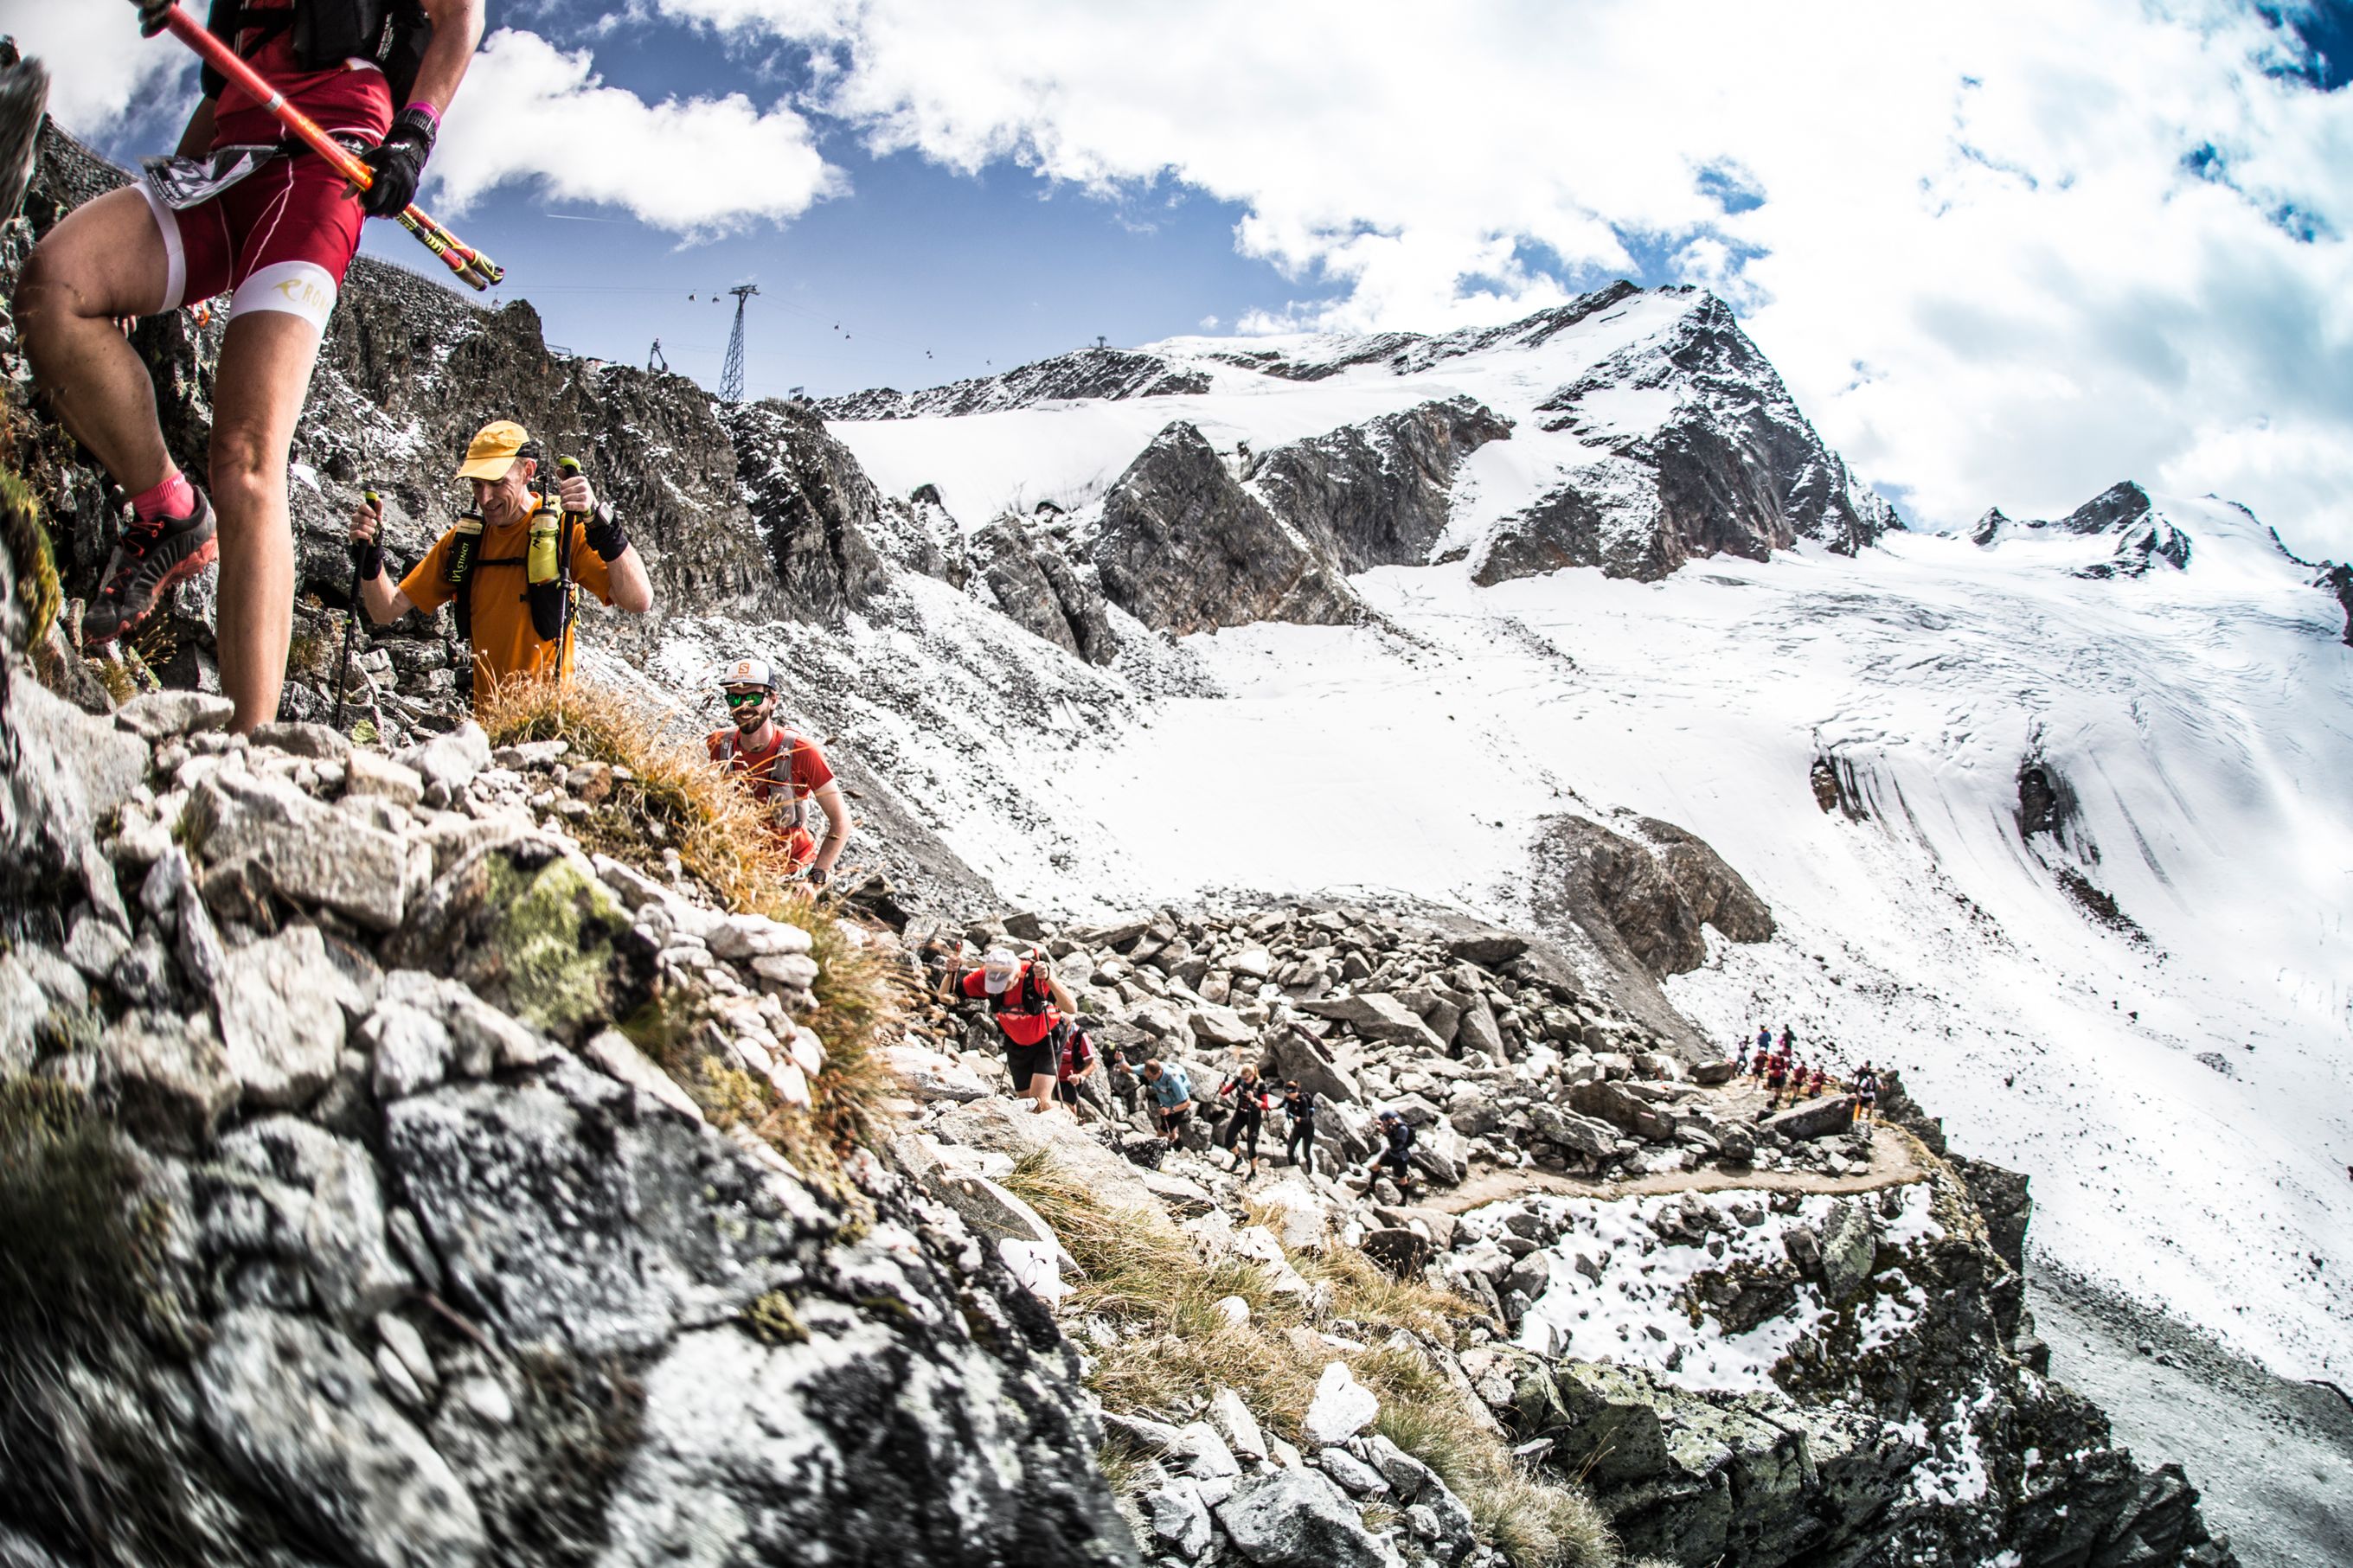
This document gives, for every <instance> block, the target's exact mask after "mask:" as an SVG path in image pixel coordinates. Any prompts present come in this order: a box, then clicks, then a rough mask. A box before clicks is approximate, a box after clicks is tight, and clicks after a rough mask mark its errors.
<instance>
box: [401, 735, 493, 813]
mask: <svg viewBox="0 0 2353 1568" xmlns="http://www.w3.org/2000/svg"><path fill="white" fill-rule="evenodd" d="M399 760H400V761H401V762H403V763H406V764H408V765H409V766H410V767H412V768H415V769H416V770H417V773H419V774H420V775H421V776H422V777H423V778H424V780H425V782H426V783H427V784H444V785H447V786H448V788H449V789H450V790H451V791H453V792H454V791H459V790H462V789H464V788H465V787H466V786H467V785H468V784H471V783H473V782H474V775H475V774H476V773H480V772H481V771H482V770H483V769H484V768H487V767H489V766H490V765H491V739H490V737H489V736H488V735H485V734H484V733H482V727H481V726H480V724H477V723H475V722H474V721H472V720H470V719H469V720H468V721H465V722H464V723H462V724H460V725H459V726H458V727H457V728H456V729H454V730H452V731H449V732H448V734H446V735H436V736H434V737H433V738H432V739H431V740H429V741H427V742H423V743H422V744H419V745H417V746H412V747H410V748H409V749H408V750H407V751H406V752H401V753H400V757H399ZM434 798H435V799H437V800H438V799H439V798H440V797H439V796H438V795H436V796H435V797H434Z"/></svg>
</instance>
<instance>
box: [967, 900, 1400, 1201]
mask: <svg viewBox="0 0 2353 1568" xmlns="http://www.w3.org/2000/svg"><path fill="white" fill-rule="evenodd" d="M946 957H947V962H946V963H944V964H943V966H942V969H941V974H940V982H939V994H940V996H941V997H942V998H944V999H946V1000H951V1001H953V1000H955V999H957V998H964V999H966V1000H970V1001H976V1002H983V1003H985V1004H986V1005H987V1008H988V1011H989V1015H990V1016H991V1017H992V1018H994V1019H995V1021H996V1024H997V1032H998V1036H999V1037H1000V1038H1001V1040H1002V1041H1003V1044H1004V1047H1005V1056H1006V1065H1007V1068H1008V1070H1009V1071H1010V1073H1011V1075H1012V1079H1013V1092H1014V1093H1015V1094H1016V1095H1017V1096H1022V1097H1026V1098H1027V1099H1029V1100H1030V1101H1031V1103H1032V1104H1033V1105H1034V1107H1035V1108H1036V1110H1038V1111H1039V1112H1041V1113H1042V1112H1044V1111H1047V1110H1052V1109H1053V1108H1054V1107H1055V1106H1056V1105H1058V1104H1060V1105H1062V1106H1066V1107H1068V1108H1069V1110H1070V1111H1071V1115H1072V1116H1074V1117H1076V1118H1078V1119H1079V1120H1081V1121H1085V1120H1087V1119H1088V1118H1089V1117H1090V1116H1093V1117H1099V1118H1102V1119H1103V1120H1107V1121H1111V1120H1125V1119H1126V1118H1128V1117H1131V1116H1133V1115H1134V1114H1135V1112H1136V1110H1137V1109H1138V1107H1139V1105H1140V1104H1143V1103H1145V1102H1148V1103H1149V1104H1150V1106H1151V1110H1152V1120H1153V1125H1154V1127H1155V1129H1156V1130H1157V1131H1158V1132H1159V1135H1160V1138H1161V1139H1162V1141H1163V1142H1165V1143H1166V1145H1167V1147H1169V1148H1171V1149H1174V1148H1176V1147H1178V1146H1179V1145H1180V1144H1181V1143H1182V1142H1184V1139H1185V1136H1186V1131H1187V1128H1188V1127H1189V1126H1190V1125H1191V1123H1192V1121H1193V1118H1194V1116H1195V1115H1196V1114H1197V1113H1198V1112H1199V1111H1200V1110H1201V1109H1202V1107H1201V1104H1200V1102H1199V1100H1198V1099H1197V1098H1196V1096H1195V1092H1194V1088H1193V1081H1192V1076H1191V1075H1190V1074H1189V1073H1187V1071H1186V1069H1185V1068H1184V1067H1183V1066H1182V1065H1181V1064H1179V1063H1177V1062H1174V1061H1163V1060H1161V1059H1160V1058H1157V1057H1148V1058H1145V1060H1144V1061H1142V1062H1141V1063H1136V1064H1131V1063H1130V1062H1129V1061H1128V1059H1127V1053H1126V1051H1125V1050H1124V1048H1123V1047H1120V1046H1117V1045H1113V1046H1112V1047H1110V1048H1109V1049H1108V1050H1107V1051H1105V1050H1098V1049H1097V1048H1096V1047H1095V1044H1094V1041H1093V1039H1092V1037H1091V1036H1089V1035H1088V1033H1087V1031H1086V1030H1085V1029H1084V1028H1083V1027H1082V1026H1081V1024H1080V1021H1079V1007H1078V1004H1077V1003H1076V1002H1075V1001H1073V1000H1072V999H1071V994H1070V991H1069V990H1068V989H1067V988H1066V987H1065V986H1064V985H1063V984H1062V982H1061V981H1060V979H1059V978H1057V977H1056V976H1055V974H1054V973H1053V963H1052V961H1051V960H1050V959H1049V958H1048V957H1047V956H1046V955H1045V954H1044V953H1042V952H1039V951H1038V950H1037V949H1036V948H1031V949H1030V950H1029V952H1027V953H1018V952H1014V950H1013V949H1012V948H1010V947H1006V946H1001V945H1000V946H997V947H992V948H990V949H989V950H988V951H987V952H986V953H984V954H983V955H982V957H981V962H980V964H979V966H978V967H977V968H971V969H967V968H965V967H964V966H963V965H961V964H960V963H957V962H955V954H953V953H951V954H948V955H946ZM1113 1100H1116V1101H1117V1104H1118V1109H1117V1110H1113V1106H1112V1103H1111V1102H1112V1101H1113ZM1210 1104H1211V1106H1212V1107H1214V1108H1222V1110H1223V1112H1224V1117H1225V1120H1224V1125H1223V1126H1222V1127H1220V1128H1219V1131H1217V1133H1216V1134H1215V1135H1214V1137H1213V1138H1212V1140H1211V1141H1212V1142H1214V1143H1215V1144H1216V1146H1217V1147H1219V1148H1220V1149H1223V1150H1225V1151H1226V1152H1227V1153H1228V1154H1229V1155H1230V1156H1231V1158H1232V1161H1233V1166H1232V1168H1233V1169H1235V1170H1237V1171H1241V1170H1245V1168H1246V1171H1247V1174H1249V1175H1252V1176H1254V1175H1256V1174H1258V1170H1259V1160H1260V1155H1259V1139H1260V1137H1261V1135H1262V1134H1263V1133H1264V1131H1265V1129H1266V1119H1267V1117H1268V1115H1269V1114H1270V1113H1271V1112H1272V1111H1275V1110H1281V1111H1282V1113H1283V1115H1284V1117H1285V1118H1286V1119H1287V1121H1288V1123H1289V1125H1288V1128H1287V1130H1286V1132H1285V1136H1284V1140H1283V1158H1284V1160H1285V1161H1286V1162H1287V1163H1290V1164H1292V1165H1293V1166H1296V1167H1297V1168H1299V1169H1301V1170H1303V1171H1305V1172H1307V1173H1310V1174H1313V1173H1314V1169H1315V1154H1316V1150H1315V1135H1316V1131H1317V1121H1316V1113H1317V1106H1316V1097H1315V1092H1314V1090H1313V1089H1307V1088H1304V1087H1303V1086H1302V1085H1301V1084H1300V1083H1299V1081H1298V1080H1297V1079H1287V1080H1285V1081H1284V1082H1282V1084H1280V1085H1278V1084H1276V1083H1275V1082H1273V1081H1272V1080H1271V1079H1267V1078H1265V1077H1263V1076H1261V1073H1260V1072H1259V1069H1258V1068H1255V1067H1247V1066H1245V1067H1240V1068H1236V1069H1234V1070H1233V1071H1232V1072H1230V1073H1229V1074H1228V1075H1227V1077H1226V1079H1225V1081H1224V1082H1222V1083H1220V1084H1219V1086H1218V1088H1217V1090H1216V1092H1215V1093H1214V1094H1213V1095H1212V1096H1211V1097H1210ZM1377 1126H1378V1128H1379V1130H1380V1133H1381V1147H1380V1149H1379V1151H1378V1152H1377V1153H1376V1154H1375V1156H1374V1158H1373V1161H1372V1163H1371V1164H1370V1165H1369V1166H1368V1167H1366V1172H1365V1179H1366V1182H1367V1183H1369V1182H1370V1181H1371V1180H1372V1179H1373V1178H1374V1177H1376V1176H1378V1175H1383V1174H1386V1175H1387V1176H1388V1177H1389V1178H1390V1179H1391V1180H1392V1181H1394V1182H1395V1183H1396V1184H1397V1185H1398V1189H1399V1191H1400V1192H1402V1191H1404V1190H1405V1189H1406V1188H1407V1187H1408V1186H1409V1184H1411V1180H1412V1165H1411V1155H1412V1151H1413V1145H1414V1131H1413V1127H1412V1124H1411V1123H1409V1122H1408V1121H1406V1120H1405V1119H1404V1118H1403V1117H1402V1116H1399V1115H1398V1113H1397V1112H1396V1111H1394V1110H1384V1111H1382V1112H1381V1113H1380V1115H1379V1117H1378V1118H1377Z"/></svg>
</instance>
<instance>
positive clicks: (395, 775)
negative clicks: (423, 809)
mask: <svg viewBox="0 0 2353 1568" xmlns="http://www.w3.org/2000/svg"><path fill="white" fill-rule="evenodd" d="M343 794H344V795H347V796H350V795H356V796H358V797H360V798H362V799H366V798H370V797H374V798H376V799H380V800H388V801H390V802H392V804H394V805H416V804H417V802H418V801H420V800H422V799H424V798H425V775H424V774H423V773H418V772H417V770H416V769H415V768H412V767H410V766H409V765H408V764H407V763H396V762H394V761H393V760H392V759H391V758H390V757H387V756H385V754H384V753H383V752H371V751H368V750H366V749H364V748H358V749H354V750H353V752H352V754H351V755H350V756H349V757H348V758H346V759H345V760H344V763H343Z"/></svg>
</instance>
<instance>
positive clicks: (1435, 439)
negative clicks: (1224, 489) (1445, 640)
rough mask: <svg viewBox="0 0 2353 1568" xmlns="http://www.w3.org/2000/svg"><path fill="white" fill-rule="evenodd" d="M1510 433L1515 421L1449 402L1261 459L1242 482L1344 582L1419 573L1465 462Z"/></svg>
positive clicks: (1463, 400) (1471, 403)
mask: <svg viewBox="0 0 2353 1568" xmlns="http://www.w3.org/2000/svg"><path fill="white" fill-rule="evenodd" d="M1511 433H1512V425H1511V421H1510V420H1508V419H1505V418H1504V417H1503V416H1500V415H1498V414H1496V413H1495V412H1493V410H1492V409H1489V408H1488V407H1486V406H1485V405H1482V404H1481V403H1479V402H1477V401H1476V400H1475V399H1472V398H1469V397H1452V398H1449V399H1447V400H1445V401H1443V402H1431V403H1425V404H1423V405H1420V406H1419V407H1418V408H1409V409H1407V410H1405V411H1404V412H1403V413H1400V414H1388V415H1384V416H1381V417H1380V418H1378V419H1374V420H1369V421H1367V422H1366V423H1365V424H1362V425H1347V426H1341V427H1340V428H1339V429H1337V430H1334V431H1331V432H1329V433H1328V434H1325V435H1322V436H1314V437H1309V438H1308V439H1306V440H1303V441H1293V442H1292V443H1290V444H1289V445H1287V446H1282V447H1274V448H1272V449H1271V450H1269V451H1265V452H1261V453H1257V454H1255V455H1253V457H1252V458H1251V459H1250V464H1249V466H1248V467H1247V468H1245V470H1244V473H1243V478H1244V479H1246V480H1247V481H1248V482H1249V483H1250V486H1251V487H1252V488H1253V489H1256V490H1257V491H1258V493H1259V495H1260V496H1261V497H1262V498H1263V499H1264V500H1265V501H1266V504H1267V505H1268V507H1269V508H1270V509H1271V510H1273V512H1274V514H1275V515H1276V516H1277V517H1280V518H1281V519H1282V520H1283V521H1285V522H1287V523H1289V524H1290V525H1291V526H1292V527H1293V528H1294V529H1296V530H1298V531H1299V532H1300V534H1301V535H1302V536H1303V537H1304V538H1305V539H1306V541H1307V542H1308V544H1309V545H1310V547H1311V548H1313V549H1314V550H1315V551H1316V552H1317V553H1318V554H1320V555H1322V556H1323V557H1324V559H1325V560H1326V561H1328V562H1330V563H1332V564H1333V565H1334V566H1335V568H1336V569H1337V570H1338V571H1339V572H1340V573H1341V574H1344V575H1348V574H1355V573H1358V572H1364V571H1368V570H1370V569H1371V568H1373V567H1376V566H1419V565H1420V564H1422V563H1424V562H1426V561H1428V560H1429V559H1430V552H1431V550H1432V548H1433V547H1434V546H1435V545H1436V544H1437V543H1438V542H1439V539H1440V536H1441V535H1443V534H1444V533H1445V531H1446V524H1447V520H1448V515H1449V509H1450V497H1451V491H1452V488H1453V484H1454V475H1455V471H1456V469H1457V468H1460V467H1461V462H1462V459H1463V458H1467V457H1469V456H1470V455H1471V454H1472V453H1473V452H1475V451H1477V450H1478V449H1479V448H1480V447H1483V446H1485V445H1486V444H1487V443H1488V442H1490V441H1501V440H1506V439H1509V438H1510V436H1511Z"/></svg>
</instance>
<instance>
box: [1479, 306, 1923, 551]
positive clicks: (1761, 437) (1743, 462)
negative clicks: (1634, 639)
mask: <svg viewBox="0 0 2353 1568" xmlns="http://www.w3.org/2000/svg"><path fill="white" fill-rule="evenodd" d="M1630 397H1632V398H1644V397H1647V398H1649V399H1652V400H1657V401H1668V400H1671V401H1672V411H1671V412H1669V413H1668V414H1667V415H1666V416H1665V417H1664V419H1663V420H1662V421H1661V422H1660V423H1658V424H1657V425H1656V426H1655V427H1649V426H1645V427H1642V428H1639V429H1634V430H1630V431H1627V432H1625V433H1622V434H1621V433H1620V432H1619V430H1618V429H1617V426H1618V425H1619V424H1620V420H1621V418H1623V410H1624V408H1625V405H1626V404H1627V401H1628V400H1629V398H1630ZM1537 407H1538V409H1539V410H1540V411H1542V413H1543V415H1544V416H1545V420H1544V428H1546V429H1547V430H1556V431H1566V432H1569V433H1571V434H1575V435H1577V436H1578V437H1582V438H1584V439H1586V440H1587V441H1588V444H1589V445H1592V446H1593V447H1596V448H1597V450H1596V451H1595V453H1594V456H1593V458H1591V459H1590V460H1589V461H1588V462H1587V463H1585V464H1583V465H1581V466H1580V467H1579V468H1577V469H1575V470H1573V471H1572V472H1571V473H1570V474H1569V475H1568V476H1567V481H1566V482H1565V483H1563V484H1561V485H1559V486H1558V487H1557V488H1556V489H1554V490H1553V491H1552V492H1551V493H1550V494H1548V495H1546V496H1545V497H1544V498H1543V499H1541V500H1538V501H1537V502H1536V503H1535V505H1534V506H1531V507H1529V508H1528V509H1527V510H1525V511H1524V512H1521V513H1519V514H1518V515H1516V516H1514V517H1512V518H1507V519H1505V520H1504V521H1503V522H1502V523H1501V524H1499V525H1498V526H1497V528H1496V529H1495V530H1494V531H1493V533H1492V534H1491V535H1490V536H1489V538H1488V539H1487V540H1486V542H1484V544H1483V546H1482V551H1481V553H1480V554H1479V557H1478V559H1477V560H1476V562H1475V563H1474V568H1473V569H1474V574H1475V576H1476V578H1477V580H1478V581H1479V582H1480V583H1482V584H1494V583H1501V582H1505V581H1508V580H1510V579H1511V578H1514V577H1525V576H1529V575H1532V574H1536V573H1541V572H1550V571H1555V570H1557V569H1558V568H1560V567H1563V566H1598V567H1599V568H1601V570H1602V571H1603V572H1604V573H1605V574H1608V575H1610V576H1613V577H1634V578H1637V579H1640V580H1641V581H1644V582H1655V581H1656V580H1657V579H1659V578H1661V577H1663V576H1666V575H1667V574H1669V573H1671V572H1673V571H1674V570H1675V569H1676V568H1678V567H1680V566H1682V565H1683V563H1685V562H1687V561H1690V560H1693V559H1694V558H1696V557H1699V556H1704V555H1712V554H1715V553H1717V552H1726V553H1730V554H1734V555H1742V556H1746V557H1747V558H1749V559H1751V560H1763V559H1764V558H1765V557H1766V556H1767V554H1768V553H1770V552H1773V551H1775V550H1786V549H1788V548H1789V547H1790V546H1791V545H1792V544H1794V543H1795V542H1797V541H1798V540H1799V539H1801V538H1803V539H1811V540H1815V541H1817V542H1820V543H1823V544H1827V545H1829V546H1830V547H1831V549H1832V550H1836V551H1840V552H1844V553H1848V554H1852V552H1855V551H1857V550H1860V549H1862V548H1863V547H1864V546H1866V545H1868V544H1870V543H1872V542H1873V541H1875V540H1876V539H1878V537H1879V536H1880V535H1881V534H1882V533H1883V532H1885V531H1887V530H1889V529H1890V528H1900V527H1902V526H1903V525H1902V523H1901V522H1900V521H1898V520H1897V519H1896V516H1895V513H1894V509H1893V508H1891V507H1890V506H1888V504H1887V503H1886V502H1885V501H1883V500H1880V499H1879V498H1878V497H1877V496H1875V495H1873V494H1872V493H1871V492H1870V491H1869V490H1868V489H1864V488H1863V486H1862V484H1861V483H1860V482H1858V481H1857V480H1856V479H1855V478H1854V476H1853V475H1852V474H1851V473H1850V472H1849V471H1848V469H1847V467H1846V464H1845V462H1844V461H1843V460H1842V459H1841V458H1839V456H1838V455H1837V454H1836V453H1834V452H1832V451H1831V450H1830V449H1829V448H1828V447H1825V446H1824V445H1823V444H1822V440H1821V437H1820V436H1819V435H1817V434H1816V433H1815V431H1814V427H1813V426H1812V425H1810V423H1808V422H1807V420H1806V417H1805V416H1804V415H1803V414H1801V413H1799V409H1798V405H1797V402H1796V400H1795V399H1794V398H1792V397H1791V396H1790V395H1789V391H1788V387H1787V386H1785V385H1784V384H1782V381H1781V378H1780V375H1779V374H1778V373H1777V372H1776V371H1775V370H1774V369H1773V367H1772V365H1771V363H1769V362H1768V361H1767V360H1766V358H1765V356H1764V354H1763V353H1760V352H1758V350H1757V345H1756V344H1755V343H1754V342H1750V341H1749V338H1748V335H1747V334H1746V332H1744V331H1741V330H1740V326H1739V323H1738V322H1737V321H1736V320H1735V319H1734V317H1733V314H1732V311H1731V310H1730V308H1729V307H1727V306H1725V303H1724V302H1723V301H1722V300H1717V299H1715V298H1714V297H1713V296H1710V297H1708V298H1707V299H1705V300H1704V301H1702V302H1701V303H1700V304H1698V305H1697V306H1695V307H1694V309H1693V310H1690V311H1688V312H1687V313H1686V314H1684V315H1683V317H1682V318H1681V319H1680V320H1679V321H1677V322H1676V323H1675V325H1674V327H1673V329H1672V331H1670V332H1669V333H1667V334H1666V335H1665V336H1664V338H1663V340H1662V341H1656V342H1643V343H1641V344H1638V345H1635V346H1633V347H1631V348H1629V349H1626V350H1623V351H1620V353H1616V354H1613V355H1611V356H1609V358H1607V359H1605V360H1603V361H1602V362H1601V363H1599V364H1596V365H1594V366H1593V367H1592V368H1591V369H1589V370H1588V371H1587V372H1586V374H1583V375H1582V376H1580V377H1578V378H1577V380H1576V381H1574V382H1572V383H1570V384H1567V385H1566V386H1563V387H1560V388H1558V389H1557V390H1556V391H1555V392H1554V393H1553V394H1552V395H1550V396H1549V397H1547V398H1546V399H1545V400H1544V401H1543V402H1542V403H1540V404H1538V405H1537Z"/></svg>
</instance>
